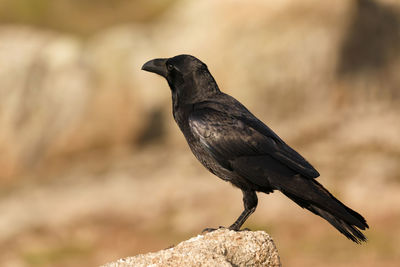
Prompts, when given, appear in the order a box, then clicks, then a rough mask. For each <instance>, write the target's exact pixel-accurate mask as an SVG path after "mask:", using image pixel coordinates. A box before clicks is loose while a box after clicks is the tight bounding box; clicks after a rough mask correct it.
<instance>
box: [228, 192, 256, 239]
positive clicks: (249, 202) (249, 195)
mask: <svg viewBox="0 0 400 267" xmlns="http://www.w3.org/2000/svg"><path fill="white" fill-rule="evenodd" d="M242 193H243V204H244V211H243V212H242V214H240V216H239V218H237V220H236V221H235V222H234V223H233V224H232V225H231V226H229V230H234V231H239V230H240V227H242V225H243V224H244V222H245V221H246V220H247V218H248V217H249V216H250V215H251V214H252V213H253V212H254V211H255V210H256V208H257V204H258V199H257V194H256V192H254V191H245V190H242ZM247 230H248V229H247Z"/></svg>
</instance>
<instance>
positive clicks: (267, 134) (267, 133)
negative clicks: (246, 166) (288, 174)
mask: <svg viewBox="0 0 400 267" xmlns="http://www.w3.org/2000/svg"><path fill="white" fill-rule="evenodd" d="M189 125H190V128H191V131H192V133H193V135H194V136H195V137H196V138H198V139H199V140H200V143H201V144H202V145H203V146H204V147H205V148H206V149H207V150H208V151H209V152H210V153H211V154H212V155H213V157H214V158H215V160H217V161H218V162H219V163H220V164H221V165H222V166H223V167H225V168H229V167H230V166H231V164H232V162H235V160H236V159H238V158H240V159H243V158H246V159H249V160H251V162H253V163H254V162H257V165H259V164H262V163H263V162H262V161H263V159H264V160H265V161H266V162H265V163H266V164H268V165H269V166H274V165H275V164H276V165H277V166H278V165H279V166H282V167H283V168H288V169H290V171H292V172H294V173H298V174H301V175H303V176H304V177H308V178H316V177H318V176H319V173H318V172H317V171H316V170H315V169H314V168H313V167H312V166H311V164H310V163H308V162H307V161H306V160H305V159H304V158H303V157H302V156H301V155H300V154H298V153H297V152H296V151H294V150H293V149H291V148H290V147H289V146H288V145H287V144H286V143H285V142H283V141H282V140H281V139H280V138H279V137H278V136H277V135H276V134H275V133H274V132H273V131H272V130H271V129H269V128H268V127H267V126H266V125H265V124H264V123H262V122H261V121H260V120H258V119H257V118H256V117H254V116H253V115H252V114H251V113H250V112H248V111H247V109H244V110H242V112H232V113H228V112H225V111H224V110H223V109H220V108H216V106H215V105H202V106H201V108H198V109H195V110H194V111H193V112H192V113H191V115H190V116H189ZM281 169H282V168H281ZM287 171H289V170H287Z"/></svg>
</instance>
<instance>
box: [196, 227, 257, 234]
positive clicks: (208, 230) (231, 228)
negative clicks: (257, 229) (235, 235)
mask: <svg viewBox="0 0 400 267" xmlns="http://www.w3.org/2000/svg"><path fill="white" fill-rule="evenodd" d="M218 229H228V230H232V231H235V232H242V231H251V230H250V229H249V228H243V229H237V228H236V227H234V226H230V227H228V228H227V227H225V226H219V227H218V228H205V229H203V231H201V233H202V234H204V233H211V232H213V231H215V230H218Z"/></svg>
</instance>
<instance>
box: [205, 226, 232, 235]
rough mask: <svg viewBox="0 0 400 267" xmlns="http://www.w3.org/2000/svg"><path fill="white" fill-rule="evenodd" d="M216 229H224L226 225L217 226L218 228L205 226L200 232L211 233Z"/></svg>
mask: <svg viewBox="0 0 400 267" xmlns="http://www.w3.org/2000/svg"><path fill="white" fill-rule="evenodd" d="M218 229H226V227H225V226H219V227H218V228H205V229H203V231H201V233H202V234H204V233H211V232H213V231H215V230H218Z"/></svg>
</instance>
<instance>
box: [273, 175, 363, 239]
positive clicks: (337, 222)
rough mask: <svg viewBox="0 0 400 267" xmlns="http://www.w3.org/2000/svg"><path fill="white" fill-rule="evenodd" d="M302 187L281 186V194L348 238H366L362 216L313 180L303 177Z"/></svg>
mask: <svg viewBox="0 0 400 267" xmlns="http://www.w3.org/2000/svg"><path fill="white" fill-rule="evenodd" d="M302 184H303V186H302V187H303V189H306V190H300V191H297V190H296V192H294V191H292V190H285V189H284V188H281V191H282V193H283V194H285V195H286V196H287V197H289V198H290V199H292V200H293V201H294V202H296V203H297V204H298V205H299V206H301V207H302V208H305V209H308V210H309V211H311V212H313V213H314V214H316V215H318V216H321V217H322V218H324V219H325V220H327V221H328V222H329V223H330V224H331V225H333V226H334V227H335V228H336V229H337V230H338V231H339V232H341V233H342V234H343V235H345V236H346V237H347V238H348V239H350V240H352V241H353V242H356V243H358V244H360V243H361V242H363V241H366V240H367V238H366V237H365V236H364V235H363V233H361V231H360V230H365V229H366V228H368V224H367V222H366V221H365V219H364V217H362V216H361V215H360V214H358V213H357V212H355V211H354V210H352V209H350V208H348V207H346V206H345V205H344V204H343V203H341V202H340V201H339V200H337V199H336V198H335V197H334V196H333V195H332V194H330V193H329V192H328V190H326V189H325V188H324V187H323V186H322V185H321V184H319V183H318V182H317V181H315V180H310V179H304V182H303V183H302Z"/></svg>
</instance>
